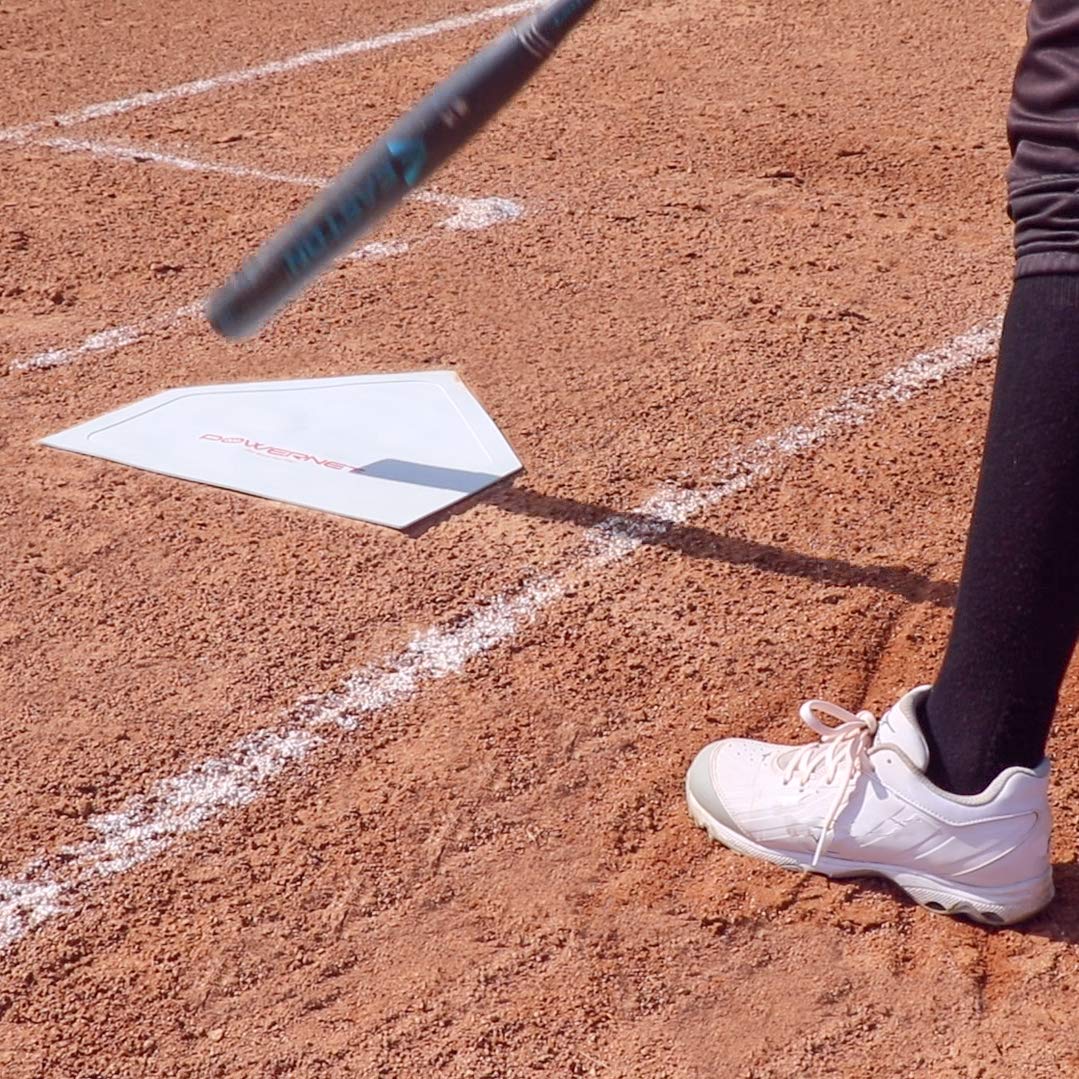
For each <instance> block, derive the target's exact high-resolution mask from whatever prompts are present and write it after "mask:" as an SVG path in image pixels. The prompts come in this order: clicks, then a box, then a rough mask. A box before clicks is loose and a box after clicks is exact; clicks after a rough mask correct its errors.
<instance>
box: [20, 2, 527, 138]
mask: <svg viewBox="0 0 1079 1079" xmlns="http://www.w3.org/2000/svg"><path fill="white" fill-rule="evenodd" d="M542 2H543V0H522V2H519V3H512V4H503V5H501V6H498V7H489V8H485V9H483V10H482V11H472V12H467V13H465V14H462V15H451V16H450V17H449V18H446V19H440V20H439V21H438V22H433V23H427V24H426V25H424V26H412V27H409V28H408V29H405V30H392V31H390V32H389V33H385V34H378V35H376V36H375V37H369V38H362V39H359V40H355V41H344V42H341V43H339V44H337V45H330V46H327V47H325V48H319V49H308V50H306V51H305V52H300V53H296V54H294V55H293V56H289V57H286V58H285V59H283V60H273V61H270V62H269V63H266V64H258V65H256V66H254V67H247V68H242V69H240V70H238V71H227V72H224V73H223V74H220V75H213V76H210V77H209V78H205V79H194V80H193V81H191V82H184V83H180V84H179V85H176V86H170V87H167V88H166V89H164V90H153V91H147V92H145V93H141V94H134V95H132V96H131V97H122V98H116V99H115V100H113V101H100V102H98V103H96V104H94V105H86V106H84V107H83V108H81V109H75V110H73V111H71V112H62V113H55V114H54V115H52V116H48V117H46V118H45V119H44V120H35V121H33V122H31V123H28V124H21V125H19V126H18V127H8V128H3V129H0V143H4V142H8V143H14V144H16V145H17V144H19V143H20V142H23V141H24V140H26V139H27V138H30V137H31V136H33V135H36V134H37V133H38V132H40V131H44V130H48V129H50V128H57V127H74V126H75V125H76V124H84V123H87V122H88V121H90V120H101V119H105V118H107V117H110V116H119V115H121V114H122V113H126V112H132V111H133V110H135V109H145V108H148V107H149V106H151V105H162V104H165V103H167V102H172V101H179V100H181V99H183V98H188V97H196V96H198V95H200V94H207V93H210V92H211V91H213V90H219V89H222V88H223V87H226V86H242V85H243V84H245V83H249V82H256V81H257V80H259V79H265V78H269V77H270V76H273V75H284V74H287V73H288V72H291V71H298V70H300V69H301V68H305V67H310V66H311V65H313V64H326V63H331V62H333V61H335V60H342V59H344V58H346V57H349V56H358V55H360V54H362V53H367V52H377V51H378V50H380V49H388V48H392V47H393V46H396V45H407V44H410V43H411V42H413V41H420V40H422V39H423V38H428V37H437V36H438V35H440V34H448V33H452V32H454V31H456V30H465V29H467V28H468V27H470V26H478V25H480V24H481V23H485V22H493V21H496V20H499V19H506V18H511V17H512V16H514V15H523V14H525V13H526V12H529V11H532V10H534V9H535V8H537V7H539V6H540V4H541V3H542Z"/></svg>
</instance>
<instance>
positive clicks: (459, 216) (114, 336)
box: [8, 138, 524, 373]
mask: <svg viewBox="0 0 1079 1079" xmlns="http://www.w3.org/2000/svg"><path fill="white" fill-rule="evenodd" d="M34 145H41V146H48V147H50V148H53V149H58V150H61V151H63V152H64V153H90V154H93V155H95V156H98V157H104V158H107V159H110V160H115V161H130V162H144V161H150V162H153V163H155V164H159V165H166V166H169V167H172V168H177V169H182V170H184V171H192V172H194V171H197V172H208V173H220V174H223V175H227V176H234V177H237V178H239V179H246V180H264V181H269V182H273V183H287V184H292V185H294V186H297V187H310V188H320V187H323V186H324V185H325V184H326V183H328V180H327V178H326V177H322V176H306V175H303V174H299V173H284V172H271V171H268V170H262V169H257V168H251V167H249V166H247V165H235V164H229V163H225V162H216V161H197V160H195V159H193V158H186V157H180V156H178V155H176V154H168V153H162V152H161V151H158V150H152V149H147V148H143V147H137V146H126V145H123V144H120V143H113V142H105V141H101V140H89V139H69V138H50V139H40V140H35V142H34ZM409 197H410V198H411V199H412V200H413V201H415V202H422V203H429V204H433V205H437V206H445V207H447V208H448V209H450V210H451V211H452V212H451V214H450V215H449V216H448V217H446V218H443V219H442V220H441V221H438V222H436V223H435V226H434V227H435V228H440V229H448V230H450V231H453V232H466V231H478V230H481V229H487V228H492V227H493V226H495V225H499V224H502V223H504V222H508V221H514V220H516V219H517V218H519V217H520V216H521V214H522V213H523V212H524V209H523V207H522V206H521V205H520V203H517V202H514V201H513V200H512V199H505V198H499V197H489V198H470V197H467V196H461V195H447V194H445V193H443V192H441V191H430V190H422V191H414V192H413V193H412V194H411V195H410V196H409ZM426 240H427V237H424V236H419V237H415V238H412V239H398V240H382V241H372V242H370V243H365V244H363V245H361V246H360V247H358V248H357V249H356V250H355V251H353V252H352V253H351V254H350V255H348V256H347V258H348V260H351V261H362V262H372V261H377V260H379V259H384V258H390V257H393V256H396V255H403V254H406V253H407V252H408V251H411V250H413V249H414V248H416V247H418V246H420V245H421V244H423V243H425V242H426ZM201 310H202V305H201V303H191V304H186V305H185V306H183V307H181V308H179V309H178V310H176V311H171V312H169V313H167V314H164V315H158V316H155V317H153V318H151V319H147V320H146V321H144V322H141V323H137V324H132V325H127V326H115V327H112V328H110V329H107V330H98V331H96V332H94V333H92V334H90V335H89V336H88V337H86V338H85V339H84V340H83V341H82V342H81V343H79V344H77V345H71V346H67V347H61V348H50V349H47V350H45V351H44V352H39V353H37V354H35V355H32V356H24V357H18V358H16V359H13V360H11V361H9V363H8V371H9V372H11V373H20V372H27V371H43V370H47V369H49V368H53V367H64V366H67V365H69V364H72V363H76V362H78V361H79V360H81V359H83V358H84V357H86V356H88V355H90V354H92V353H108V352H115V351H116V350H118V349H121V348H125V347H127V346H128V345H133V344H135V343H136V342H138V341H141V340H143V339H144V338H145V337H146V336H148V335H149V334H152V333H155V332H158V331H160V330H163V329H166V328H168V327H170V326H172V325H175V324H176V323H177V322H182V321H183V320H185V319H188V318H191V317H193V316H196V315H198V314H199V313H200V312H201Z"/></svg>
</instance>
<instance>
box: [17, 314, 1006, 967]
mask: <svg viewBox="0 0 1079 1079" xmlns="http://www.w3.org/2000/svg"><path fill="white" fill-rule="evenodd" d="M1000 326H1001V320H1000V319H999V318H997V319H993V320H992V321H990V322H987V323H984V324H982V325H979V326H976V327H974V328H973V329H971V330H968V331H967V332H965V333H962V334H960V335H958V336H957V337H955V338H953V339H952V340H951V341H949V342H947V343H946V344H944V345H942V346H940V347H938V348H935V349H931V350H930V351H928V352H923V353H920V354H919V355H917V356H915V357H914V358H913V359H911V360H909V361H908V362H907V363H904V364H902V365H900V366H899V367H897V368H895V369H894V370H892V371H891V372H889V373H888V374H886V375H884V376H883V377H881V378H879V379H877V380H875V381H873V382H870V383H867V384H865V385H863V386H861V387H857V388H855V389H851V390H848V391H847V392H845V393H844V394H842V395H841V396H840V397H839V398H838V399H837V400H836V401H835V402H834V403H833V404H832V405H830V406H828V407H826V408H823V409H821V410H820V411H818V412H817V413H816V414H815V415H813V416H812V417H810V418H809V419H808V420H806V421H805V422H804V423H799V424H792V425H791V426H789V427H786V428H784V429H783V430H781V431H778V432H776V433H775V434H772V435H768V436H766V437H764V438H761V439H758V440H757V441H756V442H752V443H750V444H749V445H747V446H744V447H742V448H740V449H736V450H734V451H732V452H731V453H730V454H728V455H727V456H726V457H725V458H724V459H723V460H721V461H720V462H718V463H717V465H716V468H715V471H716V472H717V473H718V474H719V475H722V476H723V477H724V479H723V480H722V481H721V482H720V483H718V484H716V485H714V486H712V487H709V488H704V489H686V488H681V487H677V486H675V485H667V486H663V487H661V488H659V489H658V490H657V491H656V492H655V493H654V494H653V495H652V496H651V497H650V498H648V499H647V500H646V501H645V502H643V503H642V504H641V505H640V506H639V507H637V508H636V509H634V510H632V511H630V512H629V513H626V514H621V515H615V516H612V517H609V518H608V519H607V520H605V521H602V522H601V523H600V524H598V525H596V526H595V527H593V528H590V529H588V530H587V532H586V533H585V535H584V542H583V545H582V548H581V550H580V551H579V552H578V554H577V555H576V556H575V557H573V558H571V559H570V560H569V562H568V564H567V565H566V566H564V567H563V568H562V569H561V570H556V571H549V572H547V573H538V574H535V575H534V576H532V577H531V578H530V579H529V580H527V581H526V582H525V583H524V584H522V585H520V586H519V587H517V588H515V589H511V590H509V591H507V592H504V593H502V594H500V595H497V596H494V597H492V598H488V599H486V600H481V601H478V602H477V603H475V604H474V605H473V607H472V608H471V610H470V612H469V613H468V615H467V616H466V617H464V618H463V619H462V620H460V621H459V622H457V623H456V624H454V625H452V626H448V627H437V626H436V627H433V628H432V629H429V630H428V631H426V632H424V633H421V634H419V635H417V636H416V637H414V638H413V640H412V641H411V642H410V643H409V644H408V645H406V646H405V648H403V649H402V650H401V651H400V652H398V653H397V654H395V655H391V656H388V657H386V658H385V659H383V660H382V661H381V662H377V663H373V664H370V665H369V666H367V667H364V668H362V669H360V670H359V671H357V672H356V673H355V674H353V675H352V676H351V677H350V678H348V679H347V680H346V681H345V682H344V683H343V684H342V685H341V686H339V687H337V688H336V689H334V690H333V691H331V692H329V693H325V694H320V695H314V696H310V697H306V698H304V699H302V700H300V701H299V702H297V703H296V705H295V706H294V707H293V708H292V710H291V711H290V713H289V714H288V716H287V717H286V718H285V720H284V721H283V722H282V724H281V726H280V727H279V728H277V729H263V730H258V731H255V732H254V733H252V734H249V735H246V736H245V737H243V738H241V739H239V740H238V741H237V742H235V743H234V744H233V745H232V746H231V747H230V748H229V749H228V750H227V751H225V752H224V753H223V754H221V755H220V756H217V757H211V758H208V759H206V760H203V761H199V762H198V763H196V764H193V765H191V766H190V767H189V768H187V769H186V770H185V771H183V772H181V773H180V774H179V775H176V776H172V777H170V778H167V779H163V780H161V781H159V782H157V783H155V784H154V785H153V786H152V787H150V789H149V790H148V791H146V792H145V793H142V794H137V795H135V796H133V797H131V798H129V799H128V800H127V801H126V802H125V803H124V804H123V805H122V806H121V807H120V808H119V809H117V810H115V811H113V812H110V813H102V814H98V815H95V816H92V817H90V818H89V820H88V821H87V827H88V829H89V831H90V832H91V833H92V835H91V837H90V838H88V839H85V840H83V841H81V842H79V843H74V844H70V845H67V846H64V847H61V848H59V849H58V850H56V851H54V852H52V853H49V854H45V855H42V856H41V857H39V858H36V859H34V860H33V861H32V862H30V863H29V864H28V865H26V866H24V868H23V870H22V872H21V873H20V874H19V875H18V876H16V877H12V878H9V879H0V952H4V951H6V950H8V949H9V948H10V947H11V946H12V945H14V944H16V943H17V942H18V941H20V940H22V939H24V938H25V937H26V936H28V935H29V934H30V933H31V932H32V931H33V930H35V929H36V928H38V927H39V926H42V925H44V924H45V923H47V922H49V921H50V920H52V919H54V918H56V917H58V916H60V915H65V914H75V913H77V912H78V910H79V908H80V906H81V905H82V904H83V903H85V902H86V901H87V900H88V899H89V898H90V897H91V895H92V894H93V893H94V891H95V890H96V889H98V888H99V887H100V886H101V885H102V884H104V883H105V882H107V881H108V880H109V879H110V878H113V877H117V876H119V875H121V874H124V873H127V872H130V871H131V870H133V869H135V868H136V867H137V866H140V865H142V864H144V863H146V862H149V861H151V860H153V859H155V858H159V857H161V856H162V855H164V854H166V853H167V852H168V851H169V850H170V849H171V848H172V847H173V846H175V845H176V843H177V842H179V841H180V840H182V839H183V838H184V837H185V836H188V835H191V834H193V833H196V832H200V831H202V830H204V829H206V828H208V827H209V826H211V825H212V824H213V823H214V822H215V821H217V820H219V819H220V818H221V817H222V816H223V815H224V814H226V813H227V812H229V811H230V810H235V809H239V808H241V807H243V806H246V805H249V804H251V803H252V802H254V801H256V800H257V799H258V798H259V797H261V796H262V795H263V794H265V793H266V792H267V791H268V790H269V789H270V788H271V786H272V785H273V784H274V782H275V781H276V780H278V779H279V778H281V777H283V776H284V775H285V774H287V773H288V772H289V771H290V770H293V771H294V770H296V769H297V768H298V767H299V766H300V765H301V764H303V763H304V762H306V761H307V760H308V759H309V758H311V756H312V755H313V754H314V753H315V752H316V750H317V749H318V748H319V746H320V745H322V744H323V742H324V740H325V735H326V734H327V733H329V732H332V731H335V730H336V731H346V732H348V731H354V730H356V729H357V728H358V727H359V726H360V725H361V724H362V723H363V721H364V719H365V718H367V717H370V716H373V715H375V714H377V713H378V712H380V711H384V710H387V709H390V708H393V707H394V706H396V705H399V704H402V703H404V702H405V701H407V700H408V699H409V698H411V697H413V696H414V695H415V694H416V693H417V692H419V690H420V689H421V688H422V687H423V686H424V685H426V684H428V683H432V682H437V681H438V680H440V679H442V678H445V677H447V676H449V675H455V674H458V673H459V672H461V671H462V670H463V669H464V667H465V666H466V664H468V663H469V662H470V661H471V660H473V659H475V658H476V657H478V656H482V655H484V654H485V653H487V652H490V651H491V650H493V649H495V648H497V647H498V646H499V645H501V644H503V643H505V642H506V641H509V640H510V639H512V638H513V637H515V636H516V635H517V634H518V633H520V632H521V631H522V630H523V629H524V628H526V627H527V626H528V625H530V624H531V623H532V622H534V621H535V620H536V618H537V617H538V616H539V615H540V613H541V612H542V611H543V610H544V609H546V608H547V607H549V606H551V605H552V604H553V603H555V602H557V601H558V600H559V599H561V598H562V597H563V596H564V595H566V594H567V592H569V591H570V590H571V589H572V588H573V586H574V585H575V584H579V583H580V582H582V581H584V580H586V579H591V580H594V579H595V575H596V571H597V570H602V569H605V568H606V567H609V566H611V565H613V564H615V563H617V562H619V561H621V560H623V559H625V558H627V557H628V556H629V555H631V554H632V553H633V552H634V551H636V550H638V549H639V548H640V547H641V546H643V545H645V544H647V543H650V542H655V541H656V540H658V539H661V538H662V537H663V536H664V535H665V534H666V533H668V532H670V531H671V529H673V528H676V527H678V526H679V525H681V524H684V523H685V522H686V521H687V520H689V519H690V518H691V517H693V516H695V515H697V514H699V513H701V512H702V511H704V510H706V509H708V508H709V507H711V506H714V505H716V504H717V503H719V502H721V501H723V500H724V499H726V498H729V497H731V496H733V495H736V494H738V493H740V492H742V491H745V490H747V489H748V488H750V487H752V486H753V485H754V484H755V483H757V482H758V481H760V480H762V479H765V478H767V477H768V476H770V475H771V474H773V473H774V472H775V471H776V470H777V469H778V468H779V467H780V466H781V465H782V464H783V463H784V461H786V460H787V459H789V458H791V457H795V456H798V455H801V454H805V453H807V452H808V451H810V450H812V449H814V448H815V447H817V446H818V445H820V444H821V443H823V442H826V441H827V440H829V439H832V438H835V437H837V436H839V435H841V434H843V433H844V432H848V431H853V430H855V429H856V428H858V427H860V426H862V425H863V424H864V423H866V422H867V421H868V420H870V419H872V418H873V417H874V416H876V415H878V414H879V413H880V412H881V411H883V410H885V409H887V408H890V407H895V406H898V405H902V404H904V403H905V402H907V401H909V400H910V399H911V398H912V397H914V396H915V395H916V394H918V393H920V392H922V391H924V390H926V389H928V388H929V387H930V386H933V385H935V384H937V383H939V382H941V381H942V380H944V379H945V378H947V377H949V376H951V375H954V374H956V373H957V372H960V371H963V370H965V369H967V368H969V367H971V366H973V365H974V364H975V363H977V362H978V361H979V360H981V359H983V358H985V357H987V356H989V355H990V354H991V353H992V352H993V351H994V349H995V348H996V344H997V341H998V339H999V335H1000Z"/></svg>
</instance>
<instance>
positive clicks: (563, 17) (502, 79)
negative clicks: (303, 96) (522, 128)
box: [206, 0, 595, 338]
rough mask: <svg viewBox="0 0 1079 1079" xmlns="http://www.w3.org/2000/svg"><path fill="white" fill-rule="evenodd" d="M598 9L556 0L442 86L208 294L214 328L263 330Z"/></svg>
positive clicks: (588, 2)
mask: <svg viewBox="0 0 1079 1079" xmlns="http://www.w3.org/2000/svg"><path fill="white" fill-rule="evenodd" d="M594 3H595V0H554V3H551V4H549V5H548V6H546V7H544V8H542V9H540V10H539V11H538V12H535V13H533V14H531V15H529V16H526V17H525V18H524V19H521V20H520V21H519V22H518V23H516V24H515V25H514V26H512V27H511V28H510V29H509V30H507V31H506V32H505V33H504V34H502V36H501V37H499V38H498V39H496V40H495V41H494V42H493V43H492V44H490V45H488V46H487V47H486V48H485V49H483V50H481V51H480V52H479V53H477V54H476V55H475V56H474V57H473V58H472V59H471V60H469V61H468V62H467V63H465V64H464V65H462V66H461V67H460V68H458V69H457V70H456V71H455V72H454V73H453V74H452V75H450V76H449V78H447V79H446V80H445V81H443V82H442V83H440V84H439V85H438V86H436V87H435V89H434V90H433V91H432V92H431V93H430V94H428V95H427V97H425V98H424V99H423V100H422V101H420V103H419V104H418V105H416V106H415V107H414V108H413V109H412V110H411V111H410V112H408V113H406V114H405V116H403V117H402V118H401V119H400V120H399V121H398V122H397V123H396V124H395V125H394V126H393V127H392V128H391V129H390V131H389V132H388V133H387V134H386V135H385V136H383V137H382V138H381V139H379V140H378V141H377V142H376V143H374V145H372V146H371V147H370V148H369V149H368V150H366V151H365V152H364V153H363V154H361V155H360V156H359V157H358V158H357V159H356V160H355V161H353V163H352V164H351V165H349V166H348V168H346V169H345V170H344V172H342V173H341V174H340V175H339V176H338V177H337V178H336V179H335V180H334V181H333V182H332V183H331V184H330V185H329V186H328V187H326V188H325V190H323V191H322V192H320V193H319V194H318V195H316V196H315V198H314V199H313V200H312V201H311V202H310V203H308V205H307V206H306V207H305V208H304V209H303V210H302V211H301V212H300V214H299V215H298V216H297V217H295V218H294V219H293V220H292V221H290V222H289V223H288V224H286V225H285V226H284V227H283V228H281V229H280V230H279V231H278V232H277V233H275V234H274V235H273V236H272V237H270V239H269V240H267V241H266V242H265V243H264V244H263V245H262V247H260V248H259V249H258V250H257V251H256V252H255V254H254V255H253V256H252V257H251V258H250V259H249V260H248V261H247V262H246V263H245V264H244V265H243V266H242V267H241V268H240V269H239V270H238V271H237V272H236V273H235V274H234V275H233V276H232V277H231V278H230V279H229V280H228V281H226V282H225V284H224V285H223V286H222V287H221V288H220V289H218V290H217V291H216V292H215V293H214V294H213V295H212V296H210V298H209V300H208V301H207V303H206V317H207V318H208V319H209V321H210V324H211V325H212V326H213V328H214V329H215V330H217V332H218V333H220V334H222V335H224V336H225V337H231V338H239V337H248V336H250V335H251V334H253V333H255V332H257V331H258V330H259V329H260V328H261V327H262V326H263V325H264V324H265V323H266V322H267V321H268V320H269V319H270V318H271V316H272V315H273V314H274V313H275V312H276V311H277V310H279V309H280V308H281V307H282V306H283V305H284V304H285V303H287V302H288V301H289V300H290V299H291V298H292V297H294V296H295V295H297V293H299V292H300V291H302V289H304V288H305V287H306V286H307V285H308V284H310V282H311V281H313V280H314V278H315V277H316V276H317V275H318V274H319V273H320V272H322V271H323V270H324V269H325V268H326V267H328V266H329V265H330V264H331V263H332V262H334V261H335V260H336V259H337V258H339V257H340V256H342V255H344V254H345V253H347V251H348V250H350V249H351V247H352V246H353V245H354V244H355V242H356V240H357V239H358V238H359V237H360V236H361V235H363V234H364V233H365V232H368V231H369V230H370V229H371V228H373V227H374V225H375V224H377V223H378V221H380V220H381V219H382V218H383V217H384V216H385V215H386V214H387V213H388V212H389V211H390V210H391V209H392V208H393V207H394V206H396V205H397V203H398V202H400V201H401V199H403V198H404V197H405V196H406V195H407V194H408V192H409V191H410V190H411V189H412V188H414V187H416V186H417V185H419V184H421V183H423V181H424V180H426V179H427V178H428V177H429V176H430V175H431V174H432V173H433V172H434V171H435V170H436V169H437V168H438V167H439V166H440V165H442V163H443V162H444V161H446V159H447V158H449V157H450V156H451V155H452V154H454V153H455V152H456V151H457V150H459V149H460V148H461V147H462V146H463V145H464V144H465V143H466V142H467V141H468V140H469V139H470V138H472V136H473V135H475V134H476V132H478V131H479V130H480V129H481V128H482V127H483V126H484V124H486V123H487V121H488V120H489V119H490V118H491V117H492V116H493V115H494V114H495V113H496V112H498V110H499V109H501V108H502V106H503V105H505V104H506V103H507V102H508V101H509V100H510V99H511V98H512V97H513V96H514V94H516V93H517V91H518V90H520V89H521V87H522V86H524V85H525V83H526V82H528V80H529V79H530V78H531V77H532V75H533V74H535V72H536V70H537V68H539V66H540V65H541V64H542V63H543V61H544V60H546V59H547V57H548V56H550V55H551V53H552V52H553V51H554V50H555V48H557V46H558V44H559V43H560V42H561V41H562V39H563V38H564V37H565V36H566V34H568V33H569V31H570V30H571V29H572V28H573V27H574V26H575V25H576V24H577V23H578V22H579V21H580V20H581V19H582V18H583V17H584V16H585V14H587V12H588V10H589V9H590V8H591V7H592V6H593V4H594Z"/></svg>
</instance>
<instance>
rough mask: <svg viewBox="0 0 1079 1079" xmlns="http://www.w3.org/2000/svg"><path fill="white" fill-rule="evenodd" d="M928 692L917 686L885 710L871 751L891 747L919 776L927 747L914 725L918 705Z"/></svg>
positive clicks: (923, 766) (926, 765) (926, 754)
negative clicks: (915, 769)
mask: <svg viewBox="0 0 1079 1079" xmlns="http://www.w3.org/2000/svg"><path fill="white" fill-rule="evenodd" d="M928 692H929V687H928V686H919V687H918V688H917V689H912V690H911V691H910V692H909V693H908V694H907V695H906V696H905V697H903V698H902V699H901V700H900V701H899V702H898V703H897V704H894V705H893V706H892V707H891V708H889V709H888V711H887V712H885V713H884V715H883V716H881V719H880V723H879V724H878V725H877V737H876V739H875V740H874V743H873V744H874V748H876V747H877V746H882V745H893V746H895V747H896V749H899V750H902V752H903V753H904V754H905V755H906V757H907V759H908V760H909V761H910V763H911V764H913V765H914V767H915V768H917V769H918V771H919V772H924V771H925V770H926V768H927V767H928V765H929V747H928V746H927V745H926V744H925V738H924V737H923V736H922V729H921V727H920V726H919V725H918V705H919V704H920V703H921V701H922V699H923V698H924V697H925V696H926V695H927V694H928Z"/></svg>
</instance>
